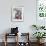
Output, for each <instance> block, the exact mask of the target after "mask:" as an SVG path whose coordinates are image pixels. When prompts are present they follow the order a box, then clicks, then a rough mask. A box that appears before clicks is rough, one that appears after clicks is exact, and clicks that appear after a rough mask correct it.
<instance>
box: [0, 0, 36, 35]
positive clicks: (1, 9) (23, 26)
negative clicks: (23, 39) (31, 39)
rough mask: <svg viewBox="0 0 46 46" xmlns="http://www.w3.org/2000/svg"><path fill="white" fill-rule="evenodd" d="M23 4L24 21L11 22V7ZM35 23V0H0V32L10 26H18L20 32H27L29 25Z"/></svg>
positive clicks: (30, 30) (7, 29)
mask: <svg viewBox="0 0 46 46" xmlns="http://www.w3.org/2000/svg"><path fill="white" fill-rule="evenodd" d="M12 6H24V21H23V22H11V7H12ZM32 24H36V0H0V34H2V33H4V32H6V31H9V32H10V30H9V28H11V27H16V26H18V27H19V31H20V32H29V33H30V35H32V29H31V28H30V26H31V25H32Z"/></svg>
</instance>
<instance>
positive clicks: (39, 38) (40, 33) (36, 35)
mask: <svg viewBox="0 0 46 46" xmlns="http://www.w3.org/2000/svg"><path fill="white" fill-rule="evenodd" d="M33 35H34V36H35V37H36V38H37V41H38V43H40V40H41V39H42V38H45V37H44V36H46V33H45V32H35V33H34V34H33Z"/></svg>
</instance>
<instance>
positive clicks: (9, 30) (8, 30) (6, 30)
mask: <svg viewBox="0 0 46 46" xmlns="http://www.w3.org/2000/svg"><path fill="white" fill-rule="evenodd" d="M10 32H11V28H8V29H5V30H4V31H3V33H2V34H4V33H10Z"/></svg>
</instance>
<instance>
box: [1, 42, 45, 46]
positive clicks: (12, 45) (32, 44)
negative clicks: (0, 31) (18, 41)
mask: <svg viewBox="0 0 46 46" xmlns="http://www.w3.org/2000/svg"><path fill="white" fill-rule="evenodd" d="M0 46H4V43H3V42H2V43H1V42H0ZM7 46H16V45H15V43H8V45H7ZM21 46H25V45H21ZM30 46H37V43H33V42H32V43H30ZM41 46H46V43H44V45H41Z"/></svg>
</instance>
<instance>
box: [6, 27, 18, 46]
mask: <svg viewBox="0 0 46 46" xmlns="http://www.w3.org/2000/svg"><path fill="white" fill-rule="evenodd" d="M13 36H17V42H16V43H17V45H16V46H18V27H16V28H11V33H5V46H7V44H8V42H7V38H10V37H13ZM15 40H16V39H15Z"/></svg>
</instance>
